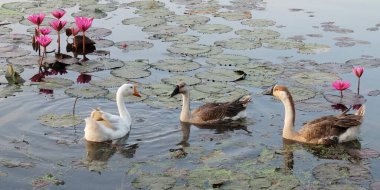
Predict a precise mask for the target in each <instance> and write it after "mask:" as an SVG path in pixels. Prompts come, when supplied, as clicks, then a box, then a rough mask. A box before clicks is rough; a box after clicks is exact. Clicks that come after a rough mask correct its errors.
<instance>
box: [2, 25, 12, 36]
mask: <svg viewBox="0 0 380 190" xmlns="http://www.w3.org/2000/svg"><path fill="white" fill-rule="evenodd" d="M11 32H12V28H8V27H1V28H0V36H2V35H9V34H10V33H11Z"/></svg>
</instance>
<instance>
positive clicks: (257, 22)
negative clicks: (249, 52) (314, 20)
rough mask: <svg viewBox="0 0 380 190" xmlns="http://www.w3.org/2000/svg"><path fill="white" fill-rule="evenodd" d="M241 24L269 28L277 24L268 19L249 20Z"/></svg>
mask: <svg viewBox="0 0 380 190" xmlns="http://www.w3.org/2000/svg"><path fill="white" fill-rule="evenodd" d="M241 24H242V25H247V26H251V27H268V26H274V25H275V24H276V21H273V20H267V19H249V20H243V21H241Z"/></svg>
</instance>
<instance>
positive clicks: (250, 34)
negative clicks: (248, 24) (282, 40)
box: [235, 28, 280, 40]
mask: <svg viewBox="0 0 380 190" xmlns="http://www.w3.org/2000/svg"><path fill="white" fill-rule="evenodd" d="M235 34H236V35H238V36H240V37H242V38H245V39H249V40H264V39H275V38H278V37H279V36H280V33H279V32H277V31H274V30H270V29H264V28H257V29H254V30H247V29H241V30H237V31H236V32H235Z"/></svg>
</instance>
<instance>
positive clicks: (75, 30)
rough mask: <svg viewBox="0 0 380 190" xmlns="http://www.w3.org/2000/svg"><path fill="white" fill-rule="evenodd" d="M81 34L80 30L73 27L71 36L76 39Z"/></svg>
mask: <svg viewBox="0 0 380 190" xmlns="http://www.w3.org/2000/svg"><path fill="white" fill-rule="evenodd" d="M78 32H79V29H78V28H74V27H71V34H72V35H73V36H74V37H75V36H76V35H77V34H78Z"/></svg>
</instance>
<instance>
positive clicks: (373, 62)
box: [344, 58, 380, 70]
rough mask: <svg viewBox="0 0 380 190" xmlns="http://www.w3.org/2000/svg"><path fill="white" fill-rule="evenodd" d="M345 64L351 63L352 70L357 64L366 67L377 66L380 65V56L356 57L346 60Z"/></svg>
mask: <svg viewBox="0 0 380 190" xmlns="http://www.w3.org/2000/svg"><path fill="white" fill-rule="evenodd" d="M344 65H350V66H351V70H352V67H354V66H355V67H356V66H359V65H360V66H362V67H365V68H376V67H379V66H380V59H379V58H373V59H370V58H356V59H350V60H347V61H346V62H345V64H344Z"/></svg>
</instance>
